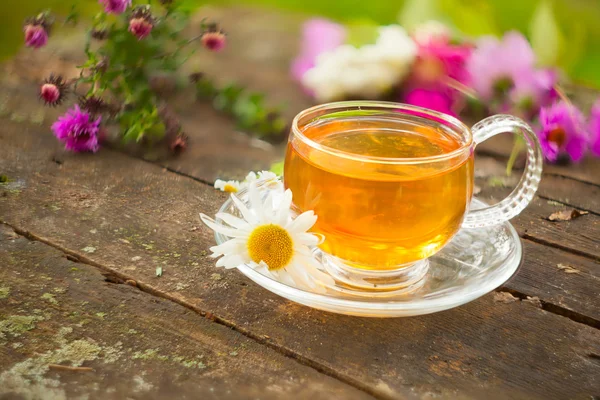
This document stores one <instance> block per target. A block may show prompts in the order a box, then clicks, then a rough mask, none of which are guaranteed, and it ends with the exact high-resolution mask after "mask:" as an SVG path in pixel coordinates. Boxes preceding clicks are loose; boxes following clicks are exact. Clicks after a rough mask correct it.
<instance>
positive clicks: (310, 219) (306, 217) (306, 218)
mask: <svg viewBox="0 0 600 400" xmlns="http://www.w3.org/2000/svg"><path fill="white" fill-rule="evenodd" d="M316 222H317V216H316V215H315V213H314V212H313V211H312V210H311V211H306V212H304V213H302V214H300V215H298V216H297V217H296V219H294V220H293V221H292V222H290V223H289V224H288V226H287V228H288V230H289V231H290V232H306V231H307V230H309V229H310V228H312V226H313V225H314V224H315V223H316Z"/></svg>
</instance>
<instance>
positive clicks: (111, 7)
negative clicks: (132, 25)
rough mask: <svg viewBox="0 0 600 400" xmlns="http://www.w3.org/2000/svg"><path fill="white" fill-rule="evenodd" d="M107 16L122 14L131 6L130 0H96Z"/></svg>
mask: <svg viewBox="0 0 600 400" xmlns="http://www.w3.org/2000/svg"><path fill="white" fill-rule="evenodd" d="M98 2H99V3H100V4H102V5H103V6H104V11H106V12H107V13H108V14H117V15H118V14H123V13H124V12H125V10H127V7H129V6H130V5H131V0H98Z"/></svg>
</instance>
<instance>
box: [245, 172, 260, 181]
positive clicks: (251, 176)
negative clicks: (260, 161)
mask: <svg viewBox="0 0 600 400" xmlns="http://www.w3.org/2000/svg"><path fill="white" fill-rule="evenodd" d="M257 179H258V177H257V176H256V172H253V171H250V172H248V175H246V182H254V181H255V180H257Z"/></svg>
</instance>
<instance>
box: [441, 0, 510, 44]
mask: <svg viewBox="0 0 600 400" xmlns="http://www.w3.org/2000/svg"><path fill="white" fill-rule="evenodd" d="M439 5H440V9H441V11H442V12H443V15H444V16H446V17H448V18H450V19H451V20H452V21H455V22H456V24H457V26H458V27H459V28H460V31H461V32H463V33H464V34H466V35H468V36H481V35H498V34H500V33H501V32H500V30H499V29H498V25H497V23H496V18H495V13H494V11H495V10H494V9H493V8H492V7H491V5H490V4H489V2H487V1H483V0H469V1H467V0H439Z"/></svg>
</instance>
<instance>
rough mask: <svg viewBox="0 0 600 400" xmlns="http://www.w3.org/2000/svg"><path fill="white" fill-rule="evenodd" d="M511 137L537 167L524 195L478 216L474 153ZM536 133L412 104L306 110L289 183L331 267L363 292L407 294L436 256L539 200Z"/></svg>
mask: <svg viewBox="0 0 600 400" xmlns="http://www.w3.org/2000/svg"><path fill="white" fill-rule="evenodd" d="M502 132H513V133H515V134H518V135H521V136H523V137H524V139H525V142H526V144H527V147H528V158H527V160H528V161H527V167H526V171H525V174H524V176H523V179H522V180H521V182H520V183H519V185H518V186H517V188H516V189H515V190H514V192H513V193H512V194H511V195H510V196H509V197H508V198H506V199H505V200H503V201H502V202H500V203H499V204H497V205H495V206H491V207H488V208H486V209H483V210H476V211H469V205H470V202H471V199H472V196H473V186H474V173H473V168H474V148H475V145H476V144H477V143H480V142H482V141H484V140H486V139H487V138H489V137H491V136H494V135H496V134H499V133H502ZM541 165H542V155H541V150H540V147H539V143H538V141H537V137H536V135H535V134H534V133H533V132H532V131H531V128H530V127H529V126H528V125H527V124H526V123H525V122H523V121H522V120H520V119H518V118H515V117H511V116H507V115H498V116H493V117H490V118H487V119H486V120H484V121H482V122H480V123H479V124H477V125H476V126H474V127H473V129H472V130H471V129H469V128H468V127H467V126H466V125H465V124H463V123H462V122H460V121H459V120H458V119H456V118H454V117H451V116H448V115H445V114H442V113H438V112H435V111H432V110H427V109H424V108H420V107H415V106H408V105H405V104H396V103H387V102H374V101H358V102H339V103H332V104H325V105H321V106H317V107H313V108H310V109H308V110H305V111H303V112H301V113H300V114H299V115H298V116H297V117H296V118H295V119H294V122H293V125H292V132H291V134H290V137H289V142H288V146H287V153H286V159H285V167H284V184H285V186H286V188H289V189H291V190H292V192H293V205H294V207H295V208H296V209H297V210H298V211H299V212H303V211H307V210H313V211H314V212H315V214H316V215H317V216H318V220H317V223H316V225H315V226H314V228H313V231H314V232H316V233H320V234H322V235H324V237H325V241H324V242H323V243H322V244H321V246H320V248H321V250H322V251H323V253H324V254H325V258H326V259H325V260H324V264H326V267H327V269H328V270H329V272H330V273H331V274H332V275H333V276H334V277H335V278H336V279H337V280H338V281H341V282H343V283H345V284H347V285H349V286H351V287H353V288H360V289H367V290H383V291H388V290H397V289H402V288H406V287H408V286H412V285H414V284H415V283H416V282H419V281H421V280H422V278H423V277H424V276H425V275H426V273H427V262H426V260H427V258H428V257H431V256H432V255H434V254H435V253H437V252H438V251H439V250H440V249H442V248H443V247H444V246H445V245H446V244H447V243H448V242H449V241H450V240H451V239H452V237H454V235H455V234H456V233H457V232H458V231H459V230H460V229H462V228H473V227H480V226H487V225H493V224H498V223H502V222H504V221H506V220H508V219H510V218H512V217H514V216H515V215H517V214H518V213H519V212H520V211H522V210H523V209H524V208H525V207H526V206H527V204H528V203H529V202H530V201H531V199H532V198H533V194H534V193H535V191H536V189H537V186H538V184H539V180H540V177H541V170H542V167H541Z"/></svg>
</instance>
